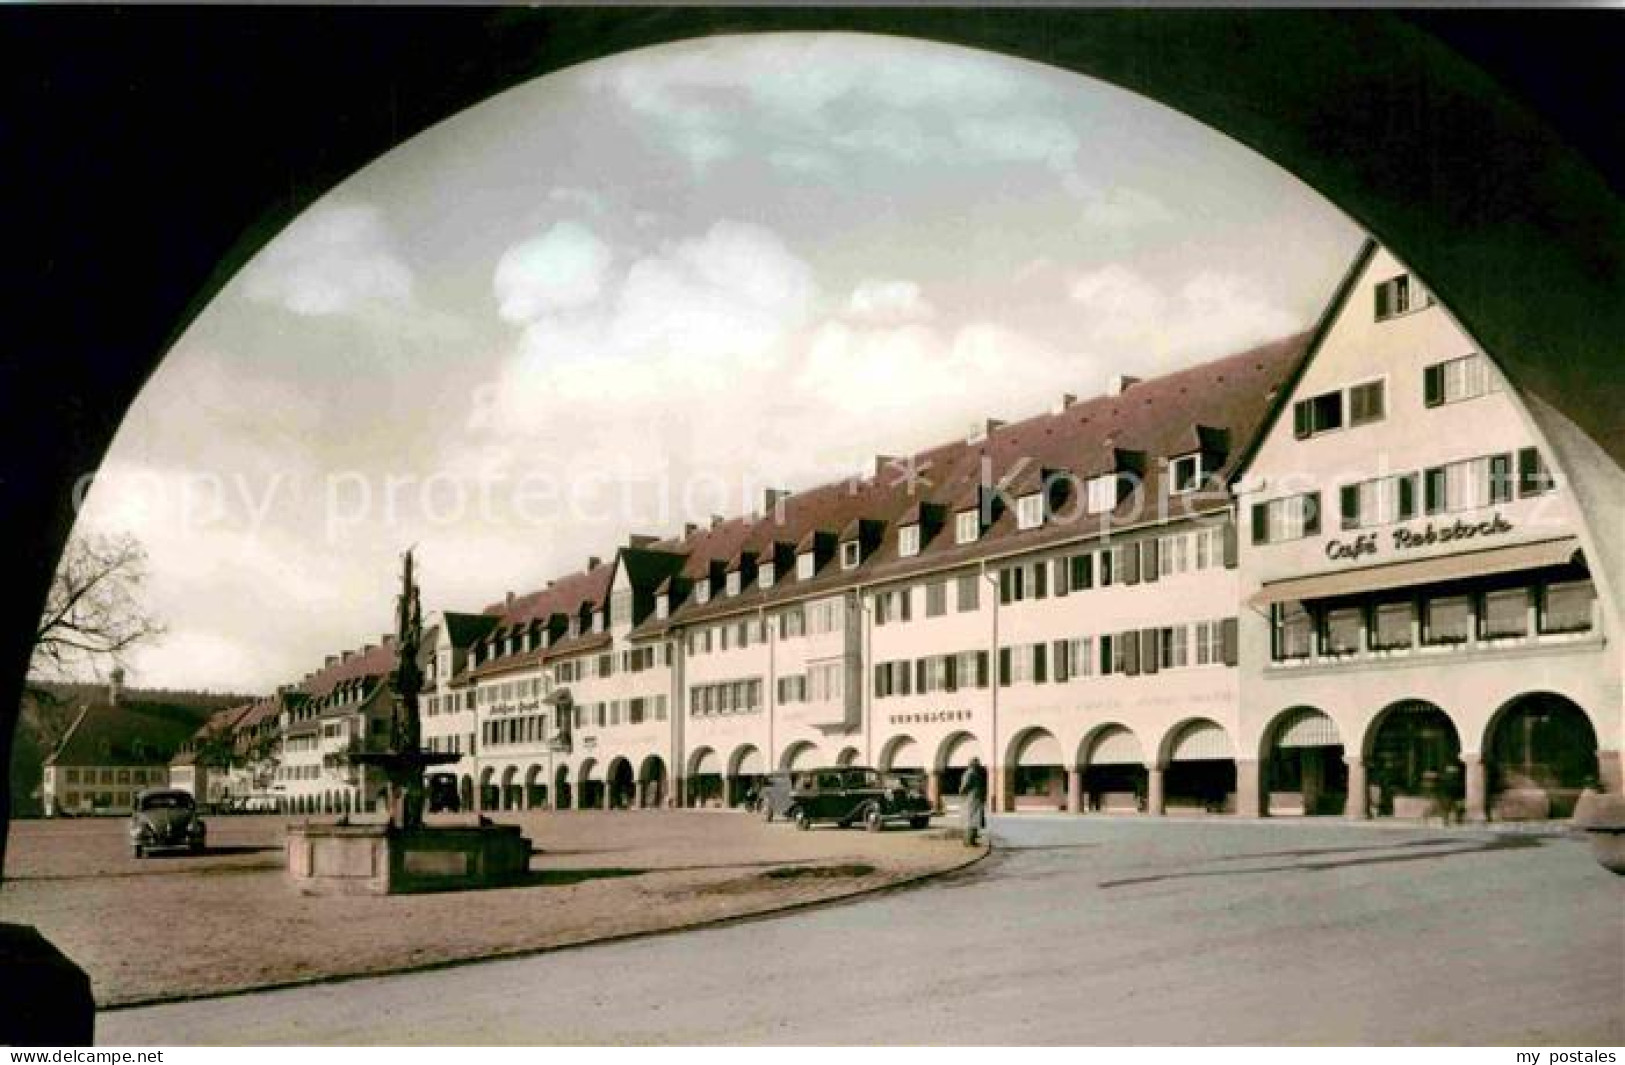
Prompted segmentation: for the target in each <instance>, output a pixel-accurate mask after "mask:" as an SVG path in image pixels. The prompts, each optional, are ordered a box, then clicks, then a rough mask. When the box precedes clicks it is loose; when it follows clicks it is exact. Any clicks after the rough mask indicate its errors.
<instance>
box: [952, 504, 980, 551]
mask: <svg viewBox="0 0 1625 1065" xmlns="http://www.w3.org/2000/svg"><path fill="white" fill-rule="evenodd" d="M981 535H982V515H981V514H980V513H978V512H977V511H974V510H962V511H960V512H959V514H958V515H957V516H956V517H955V518H954V543H956V544H973V543H975V542H976V538H977V537H979V536H981Z"/></svg>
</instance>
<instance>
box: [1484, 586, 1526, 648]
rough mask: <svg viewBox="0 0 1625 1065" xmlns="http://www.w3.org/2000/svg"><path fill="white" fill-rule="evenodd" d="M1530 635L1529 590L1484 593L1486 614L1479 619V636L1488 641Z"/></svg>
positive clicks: (1500, 590)
mask: <svg viewBox="0 0 1625 1065" xmlns="http://www.w3.org/2000/svg"><path fill="white" fill-rule="evenodd" d="M1528 634H1529V590H1528V589H1527V588H1502V589H1499V590H1497V591H1493V592H1485V593H1484V613H1483V615H1482V616H1481V617H1480V618H1479V635H1480V636H1481V637H1482V638H1483V639H1486V640H1494V639H1501V638H1505V637H1523V636H1527V635H1528Z"/></svg>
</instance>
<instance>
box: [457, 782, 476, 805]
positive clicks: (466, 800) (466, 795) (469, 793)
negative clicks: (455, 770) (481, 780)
mask: <svg viewBox="0 0 1625 1065" xmlns="http://www.w3.org/2000/svg"><path fill="white" fill-rule="evenodd" d="M457 802H458V808H459V809H461V810H472V809H474V778H473V777H471V776H469V775H468V774H467V773H464V774H463V776H462V779H461V780H459V781H458V782H457Z"/></svg>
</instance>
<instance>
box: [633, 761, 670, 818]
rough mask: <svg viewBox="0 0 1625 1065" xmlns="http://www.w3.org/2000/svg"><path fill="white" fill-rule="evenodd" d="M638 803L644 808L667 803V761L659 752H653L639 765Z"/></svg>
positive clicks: (657, 806) (655, 807)
mask: <svg viewBox="0 0 1625 1065" xmlns="http://www.w3.org/2000/svg"><path fill="white" fill-rule="evenodd" d="M638 805H639V806H640V807H643V808H644V809H657V808H659V807H661V806H664V805H666V763H665V760H664V759H662V758H661V757H660V756H659V755H658V754H651V755H650V756H649V757H647V758H645V759H644V760H643V764H642V765H641V766H639V767H638Z"/></svg>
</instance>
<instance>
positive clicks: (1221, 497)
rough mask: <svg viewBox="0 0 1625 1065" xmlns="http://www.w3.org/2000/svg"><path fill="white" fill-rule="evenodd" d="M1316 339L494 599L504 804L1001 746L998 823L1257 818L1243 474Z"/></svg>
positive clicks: (481, 666)
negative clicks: (1229, 813)
mask: <svg viewBox="0 0 1625 1065" xmlns="http://www.w3.org/2000/svg"><path fill="white" fill-rule="evenodd" d="M1303 350H1304V340H1303V338H1294V339H1290V340H1286V341H1282V342H1278V343H1275V344H1269V345H1265V346H1262V347H1259V348H1257V349H1254V350H1251V351H1248V352H1244V353H1242V354H1240V355H1236V356H1232V357H1230V358H1228V359H1223V360H1220V361H1218V362H1214V363H1210V364H1208V365H1205V366H1201V367H1197V368H1195V369H1193V370H1187V371H1184V372H1181V373H1176V374H1171V375H1168V376H1166V377H1163V378H1159V379H1156V380H1153V381H1146V382H1138V381H1133V380H1121V381H1118V382H1116V383H1115V384H1114V387H1113V388H1112V390H1111V391H1110V393H1109V394H1108V395H1106V396H1103V397H1100V398H1098V399H1095V400H1092V401H1088V402H1081V403H1080V402H1077V401H1075V400H1074V399H1073V398H1072V397H1066V399H1065V400H1064V401H1063V402H1062V403H1061V404H1059V405H1058V407H1057V408H1056V409H1055V410H1054V411H1052V412H1051V413H1048V414H1045V415H1042V416H1040V417H1037V418H1032V419H1028V420H1026V421H1023V422H1020V423H1017V424H1013V425H1003V424H1000V423H997V422H989V423H986V424H985V425H983V426H982V427H981V428H980V429H979V431H977V432H976V433H974V434H972V435H971V436H970V437H969V438H967V439H963V440H958V441H954V442H952V443H950V444H947V445H943V446H941V447H938V448H934V449H931V450H929V451H926V452H923V453H921V454H918V455H914V456H912V457H910V458H906V459H894V458H889V457H884V456H883V457H881V458H878V459H877V460H876V463H875V466H874V468H873V470H872V471H871V472H870V473H869V474H868V475H867V476H864V477H861V478H855V479H853V480H851V481H847V482H840V483H836V484H830V485H825V486H822V487H819V488H815V489H812V490H810V491H806V492H799V493H793V494H790V493H780V492H770V493H769V494H768V496H767V498H766V499H765V500H764V506H763V510H762V512H761V513H759V514H756V515H753V516H751V517H748V518H740V519H733V520H728V521H723V520H717V521H714V522H713V523H712V524H711V525H710V526H708V527H706V528H703V529H702V528H695V527H690V528H689V529H687V530H685V533H684V535H683V536H681V537H678V538H674V539H671V540H653V539H651V538H648V537H636V538H634V539H633V540H632V542H631V543H629V544H628V545H627V547H625V548H623V549H621V550H620V551H618V552H617V553H616V555H615V557H614V558H613V559H612V560H611V561H610V562H608V563H598V562H597V560H594V564H593V565H592V566H591V567H589V569H587V570H586V571H584V572H581V573H577V574H574V575H572V576H569V577H566V578H563V579H561V580H559V581H556V582H554V584H553V585H551V586H550V587H549V588H547V589H545V590H543V591H542V592H538V593H535V594H534V595H533V596H527V597H524V598H521V599H517V600H513V601H512V602H510V603H505V604H503V605H501V606H499V607H493V608H491V609H490V610H489V611H488V613H495V614H498V615H499V616H500V617H501V621H500V622H499V623H498V624H497V626H496V627H495V628H494V629H493V630H492V632H491V633H490V635H489V636H488V637H487V638H486V639H485V640H484V641H481V642H480V643H478V644H476V645H475V649H474V652H473V658H472V661H473V663H474V664H473V665H472V666H471V667H470V668H469V669H468V670H466V671H465V672H464V674H462V675H461V676H459V677H458V678H456V679H455V680H454V681H453V683H454V684H455V685H459V686H460V685H470V686H472V687H473V689H474V691H475V707H476V715H477V717H478V719H479V723H480V738H481V744H480V748H479V761H480V765H481V768H480V780H481V781H482V782H483V784H484V785H485V787H484V788H482V789H481V790H482V792H483V795H484V797H485V798H486V800H487V805H490V804H492V802H493V801H494V802H495V803H496V804H500V805H503V806H515V805H524V804H529V803H533V802H535V801H536V800H540V799H543V798H544V795H543V793H541V792H537V791H533V789H532V782H533V781H535V780H538V779H541V780H544V781H549V782H551V785H552V791H551V793H550V797H549V798H546V801H547V802H549V804H551V805H556V806H564V805H575V806H581V805H588V806H598V805H602V804H606V803H607V804H609V805H623V804H647V803H651V802H659V801H671V802H682V803H687V804H690V805H694V804H706V803H719V804H726V805H731V804H734V803H737V802H738V801H739V800H740V799H741V798H742V797H743V796H744V794H745V791H746V789H747V788H748V786H749V784H748V782H749V781H750V780H752V779H753V778H755V777H758V776H759V775H760V774H762V773H764V772H766V771H768V770H769V769H772V768H784V769H796V768H804V767H807V766H812V765H818V764H830V763H847V764H850V763H862V764H874V765H877V766H879V767H881V768H883V769H887V768H917V769H920V770H923V771H925V772H926V773H927V774H928V779H929V781H930V786H931V787H932V789H933V791H934V792H936V793H938V794H946V795H951V794H953V793H954V792H955V791H956V789H957V787H958V782H959V774H960V772H961V771H962V770H963V768H964V767H965V766H966V765H967V764H968V762H969V760H970V758H972V757H978V756H979V757H981V758H982V759H983V760H984V761H985V762H987V763H989V764H990V765H991V766H992V767H993V769H994V776H995V780H996V788H995V796H994V801H995V804H996V806H997V807H999V808H1004V809H1008V808H1013V807H1015V806H1037V807H1045V806H1048V807H1052V808H1056V809H1072V810H1082V809H1084V808H1085V807H1088V808H1092V809H1114V808H1128V809H1141V808H1149V809H1152V810H1156V811H1159V812H1160V811H1161V810H1162V809H1163V808H1164V806H1165V805H1166V804H1175V805H1186V806H1192V807H1203V808H1211V809H1233V808H1234V807H1235V798H1234V792H1235V789H1236V781H1235V778H1234V768H1233V762H1232V759H1233V755H1234V751H1233V741H1232V739H1231V737H1233V736H1234V735H1236V733H1237V731H1238V721H1237V705H1238V687H1239V681H1238V675H1237V669H1236V666H1237V643H1236V618H1235V614H1236V609H1237V604H1238V603H1239V589H1238V585H1237V576H1236V565H1237V553H1236V542H1235V536H1234V524H1233V522H1232V520H1231V503H1230V498H1229V494H1228V492H1227V490H1226V484H1227V479H1228V475H1229V473H1230V471H1231V469H1232V467H1233V465H1234V463H1235V461H1236V460H1237V459H1238V458H1239V457H1240V454H1241V448H1242V446H1243V445H1244V444H1245V442H1246V441H1249V440H1250V439H1251V438H1252V436H1253V434H1254V432H1255V431H1256V430H1257V428H1258V426H1259V425H1260V424H1261V422H1262V420H1263V418H1264V417H1265V415H1266V413H1267V412H1268V411H1269V410H1270V408H1271V407H1272V405H1273V403H1274V400H1275V397H1276V393H1277V390H1278V389H1279V388H1281V387H1283V386H1284V385H1285V383H1286V381H1287V380H1288V379H1289V378H1290V377H1291V376H1292V375H1293V374H1294V373H1295V372H1296V370H1297V367H1298V364H1299V361H1300V360H1301V358H1302V354H1303ZM525 700H534V701H536V702H537V703H538V704H539V705H538V706H537V708H535V709H525V704H524V701H525ZM550 705H551V707H552V708H554V709H555V710H564V711H566V713H567V716H566V717H565V718H564V719H563V720H562V721H557V720H554V718H550V717H549V714H548V710H549V707H550ZM527 715H530V716H534V717H535V718H536V721H535V723H534V724H531V723H529V722H528V721H527V720H526V719H527ZM556 716H557V715H556V714H555V717H556ZM550 722H552V725H553V726H562V727H551V726H550ZM1220 756H1222V757H1220ZM1218 763H1223V764H1218ZM1165 766H1168V767H1171V769H1172V772H1171V774H1170V778H1169V779H1168V780H1166V781H1165V780H1164V774H1163V768H1164V767H1165ZM1227 766H1228V768H1226V767H1227Z"/></svg>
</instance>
